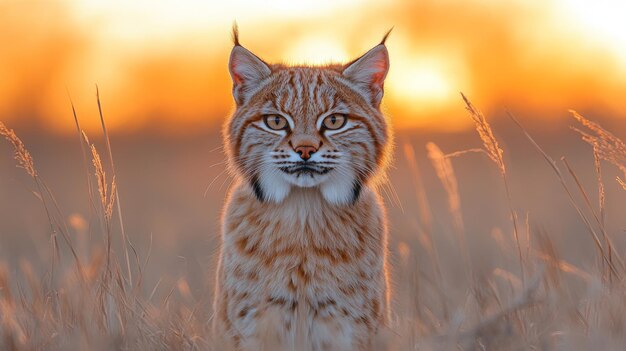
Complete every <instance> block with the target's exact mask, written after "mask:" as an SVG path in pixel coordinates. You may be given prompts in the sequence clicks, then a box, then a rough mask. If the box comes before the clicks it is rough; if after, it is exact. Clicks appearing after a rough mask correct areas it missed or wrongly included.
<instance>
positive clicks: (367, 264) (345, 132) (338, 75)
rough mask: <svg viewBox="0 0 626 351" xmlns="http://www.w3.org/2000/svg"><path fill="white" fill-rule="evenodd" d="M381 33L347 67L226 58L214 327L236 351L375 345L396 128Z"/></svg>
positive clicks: (384, 287)
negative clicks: (224, 175)
mask: <svg viewBox="0 0 626 351" xmlns="http://www.w3.org/2000/svg"><path fill="white" fill-rule="evenodd" d="M388 67H389V59H388V54H387V49H386V47H385V45H384V40H383V42H382V43H381V44H379V45H377V46H376V47H374V48H373V49H371V50H370V51H368V52H367V53H366V54H365V55H363V56H362V57H360V58H359V59H357V60H355V61H353V62H351V63H348V64H345V65H339V64H338V65H327V66H295V67H294V66H284V65H271V64H267V63H265V62H264V61H262V60H261V59H259V58H258V57H257V56H255V55H254V54H252V53H251V52H250V51H248V50H247V49H245V48H244V47H242V46H241V45H240V44H239V42H238V39H237V32H236V31H235V46H234V48H233V50H232V53H231V57H230V73H231V76H232V78H233V95H234V98H235V101H236V104H237V107H236V110H235V112H234V113H233V115H232V116H231V118H230V119H229V120H228V121H227V123H226V124H225V127H224V139H225V149H226V151H227V155H228V160H229V165H230V168H231V170H232V171H233V173H234V175H235V177H236V182H235V185H234V186H233V187H232V189H231V191H230V194H229V196H228V199H227V201H226V206H225V210H224V213H223V221H222V237H223V244H222V249H221V253H220V259H219V260H220V262H219V267H218V272H217V289H216V299H215V315H214V327H215V332H216V333H217V335H218V336H219V337H222V338H223V339H224V341H225V342H226V343H227V344H228V345H229V346H230V347H231V348H232V349H234V350H255V351H256V350H305V351H309V350H310V351H340V350H341V351H343V350H346V351H348V350H360V351H361V350H372V340H373V337H374V336H375V335H376V333H377V332H378V331H379V330H380V329H381V328H382V327H383V326H384V323H385V319H386V316H387V314H388V312H389V286H388V285H389V284H388V275H387V270H386V259H387V227H386V219H385V211H384V207H383V204H382V201H381V200H380V198H379V196H378V194H377V192H376V182H378V181H379V180H380V178H381V177H382V175H383V173H384V169H385V167H386V164H387V162H388V154H389V149H390V145H391V134H390V130H389V127H388V122H387V120H386V119H385V117H384V116H383V114H382V113H381V112H380V102H381V99H382V95H383V82H384V78H385V76H386V74H387V70H388Z"/></svg>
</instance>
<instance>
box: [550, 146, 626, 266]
mask: <svg viewBox="0 0 626 351" xmlns="http://www.w3.org/2000/svg"><path fill="white" fill-rule="evenodd" d="M561 160H562V161H563V163H564V164H565V167H566V168H567V170H568V172H569V173H570V175H571V176H572V178H573V179H574V182H575V183H576V186H577V187H578V190H579V192H580V193H581V195H582V197H583V199H584V200H585V204H586V205H587V208H588V209H589V211H590V212H591V214H592V215H593V217H594V218H595V220H596V222H597V223H598V227H599V228H600V231H601V232H602V237H603V238H604V241H605V243H606V245H607V250H608V252H607V254H608V256H609V261H610V262H611V263H613V256H615V258H616V259H617V261H618V263H619V264H620V266H622V267H625V266H624V261H623V260H622V258H621V257H620V256H619V254H618V252H617V251H616V250H615V245H613V241H612V240H611V238H610V236H609V235H608V233H607V232H606V229H605V227H604V225H603V222H602V219H601V218H600V217H598V214H596V212H595V211H594V209H593V206H592V205H591V201H590V200H589V196H587V193H586V192H585V189H584V188H583V186H582V183H581V182H580V179H579V178H578V176H577V175H576V172H574V170H573V169H572V167H571V166H570V164H569V162H567V159H566V158H565V157H561Z"/></svg>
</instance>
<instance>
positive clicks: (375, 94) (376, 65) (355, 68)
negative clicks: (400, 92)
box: [343, 36, 389, 107]
mask: <svg viewBox="0 0 626 351" xmlns="http://www.w3.org/2000/svg"><path fill="white" fill-rule="evenodd" d="M385 38H386V36H385ZM388 71H389V53H388V52H387V47H385V44H384V41H383V43H381V44H379V45H377V46H375V47H374V48H373V49H371V50H370V51H368V52H366V53H365V55H363V56H361V57H359V58H358V59H356V60H355V61H352V62H351V63H349V64H347V65H346V67H345V68H344V70H343V76H344V77H346V78H348V79H349V80H350V81H352V82H353V83H354V84H355V85H356V87H357V89H358V90H359V91H361V92H362V93H364V94H365V95H366V96H367V97H368V98H369V101H370V102H371V103H372V105H374V106H376V107H378V105H380V101H381V100H382V98H383V86H384V83H385V77H386V76H387V72H388Z"/></svg>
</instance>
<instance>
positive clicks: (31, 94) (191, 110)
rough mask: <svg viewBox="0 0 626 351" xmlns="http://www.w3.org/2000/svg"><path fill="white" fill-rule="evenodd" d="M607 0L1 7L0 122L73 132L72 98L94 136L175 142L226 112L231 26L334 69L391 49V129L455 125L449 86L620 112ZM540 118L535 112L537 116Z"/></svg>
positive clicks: (559, 113)
mask: <svg viewBox="0 0 626 351" xmlns="http://www.w3.org/2000/svg"><path fill="white" fill-rule="evenodd" d="M623 10H626V6H625V5H622V4H621V3H620V2H619V1H606V0H601V1H594V2H588V1H578V0H572V1H566V0H550V1H521V0H514V1H489V0H470V1H461V0H445V1H434V0H427V1H402V0H391V1H371V0H362V1H359V0H337V1H330V0H322V1H313V0H303V1H288V0H264V1H252V0H237V1H230V2H221V1H220V2H217V1H174V0H164V1H157V2H155V1H121V0H116V1H96V0H86V1H78V0H75V1H71V0H65V1H41V0H33V1H8V2H3V3H2V4H0V36H2V43H3V45H2V51H0V77H1V79H0V119H2V120H4V121H5V122H7V123H8V124H9V125H13V126H20V127H22V128H32V129H41V130H46V131H48V130H54V131H56V132H61V133H70V132H72V131H73V124H72V123H73V122H72V118H71V109H70V103H69V97H68V96H71V98H72V99H73V100H74V102H75V104H76V107H77V109H78V112H79V115H81V116H82V119H83V124H84V125H85V126H86V127H87V129H88V130H93V129H94V128H96V127H98V123H99V122H98V120H97V118H96V107H95V106H96V105H95V88H94V84H98V85H99V86H100V90H101V94H102V99H103V104H104V112H105V115H106V118H107V123H108V124H109V126H110V127H111V129H112V131H115V132H118V133H136V132H145V131H157V132H159V133H161V132H162V133H163V134H170V135H187V134H189V133H195V132H198V131H200V130H207V129H216V128H218V126H219V124H220V123H221V120H222V119H223V118H224V116H225V115H226V114H228V113H229V111H230V109H231V108H232V104H233V102H232V98H231V97H230V78H229V75H228V71H227V60H228V53H229V50H230V48H231V38H230V29H231V25H232V23H233V21H234V20H237V21H238V23H239V26H240V31H241V41H242V43H243V45H244V46H246V47H247V48H249V49H250V50H252V51H253V52H255V53H257V54H258V55H259V56H261V57H262V58H264V59H266V60H267V61H270V62H276V61H286V62H310V63H323V62H327V61H344V60H348V59H351V58H354V57H356V56H358V55H360V54H361V53H362V52H364V51H366V50H367V49H369V48H370V47H372V46H373V45H375V44H376V43H377V42H378V41H379V40H380V39H381V37H382V35H383V34H384V33H385V32H386V31H387V30H388V29H389V28H390V27H392V26H393V27H394V30H393V33H392V35H391V37H390V39H389V41H388V47H389V50H390V54H391V65H392V67H391V70H390V73H389V76H388V80H387V83H386V90H387V92H386V99H385V108H386V110H387V112H388V113H389V114H390V116H391V117H392V119H393V120H394V124H395V126H396V127H397V128H399V129H403V128H412V127H420V128H424V129H434V130H439V131H455V130H462V129H465V128H468V127H471V126H470V125H469V123H470V120H469V119H468V118H467V116H466V115H465V113H464V111H463V105H462V103H461V100H460V98H459V94H458V93H459V92H460V91H463V92H464V93H466V94H467V95H468V96H469V97H470V98H471V99H472V100H473V101H474V102H475V103H476V104H477V105H478V106H481V107H482V108H483V109H484V110H486V112H490V111H492V110H493V111H502V110H503V109H504V108H510V109H514V110H517V111H523V112H529V113H528V115H529V116H528V117H529V118H533V117H534V118H536V119H538V120H541V121H544V120H547V119H552V118H557V117H564V116H566V109H568V108H574V109H577V110H582V111H585V110H589V109H593V111H594V114H595V116H596V117H598V118H601V117H615V118H626V104H625V103H624V102H623V101H624V98H623V96H624V95H623V94H624V91H626V25H625V24H624V23H626V22H625V21H623V19H621V18H619V13H620V12H622V13H623V12H624V11H623ZM539 111H540V113H536V112H539Z"/></svg>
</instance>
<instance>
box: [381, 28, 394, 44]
mask: <svg viewBox="0 0 626 351" xmlns="http://www.w3.org/2000/svg"><path fill="white" fill-rule="evenodd" d="M393 28H394V27H391V28H389V30H388V31H387V33H385V36H384V37H383V40H381V41H380V44H378V45H385V42H386V41H387V38H389V34H391V31H392V30H393Z"/></svg>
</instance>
